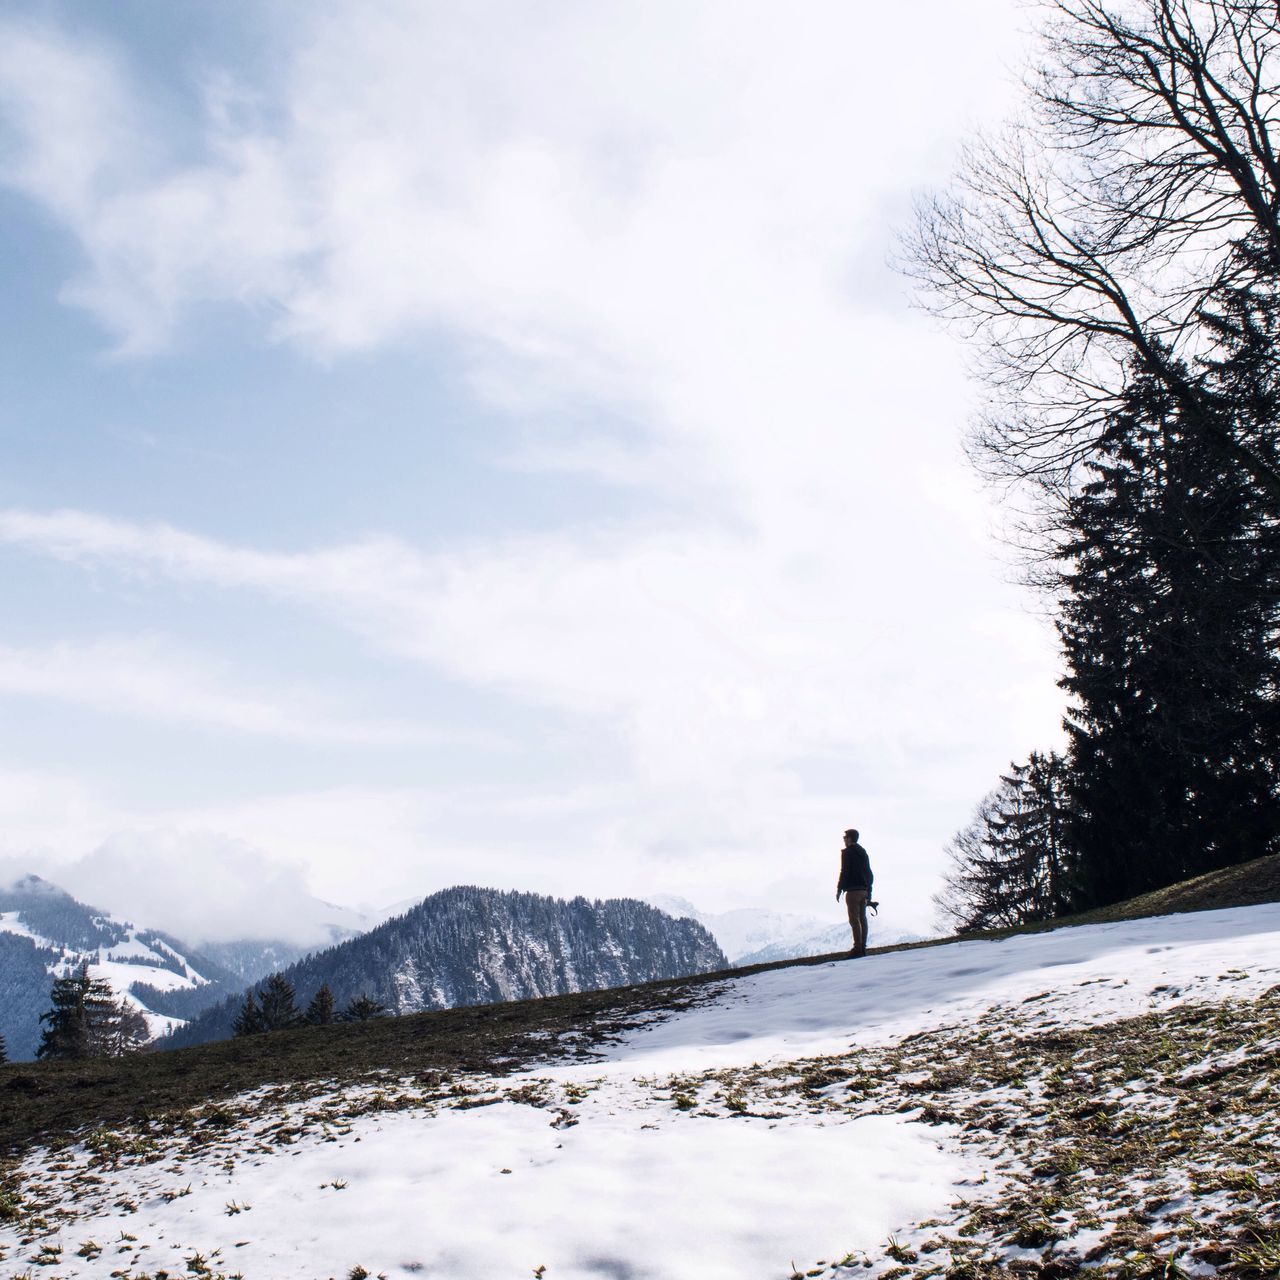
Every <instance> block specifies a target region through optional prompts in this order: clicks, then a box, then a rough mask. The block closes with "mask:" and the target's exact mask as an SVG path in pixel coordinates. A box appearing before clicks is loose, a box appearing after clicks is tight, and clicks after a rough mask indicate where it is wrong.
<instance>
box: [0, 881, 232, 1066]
mask: <svg viewBox="0 0 1280 1280" xmlns="http://www.w3.org/2000/svg"><path fill="white" fill-rule="evenodd" d="M81 964H88V966H89V971H90V973H91V974H92V975H93V976H94V977H96V978H103V979H105V980H106V981H108V982H110V984H111V986H112V988H113V990H114V991H115V992H116V994H117V996H119V997H120V998H122V999H124V1000H126V1001H128V1002H129V1003H130V1004H132V1005H134V1006H135V1007H136V1008H138V1009H140V1010H141V1011H142V1012H143V1014H144V1015H145V1017H146V1019H147V1026H148V1028H149V1030H150V1032H151V1034H152V1035H153V1036H158V1035H161V1034H163V1033H164V1032H166V1031H169V1030H171V1029H173V1028H174V1027H176V1026H179V1025H180V1024H181V1023H182V1022H183V1021H184V1020H186V1019H188V1018H192V1017H194V1016H196V1015H197V1014H199V1013H200V1012H202V1011H203V1010H204V1009H206V1008H208V1007H209V1006H210V1005H211V1004H214V1003H216V1002H217V1001H218V1000H220V999H221V998H222V997H223V996H225V995H226V994H227V993H228V992H230V991H235V990H238V989H239V986H240V982H239V980H238V978H237V977H236V975H235V974H233V973H231V972H230V971H229V970H227V969H226V968H224V967H223V966H222V965H220V964H218V962H217V961H215V960H212V959H210V958H209V957H207V956H204V955H201V954H199V953H198V952H196V951H195V950H193V949H192V948H190V947H188V946H185V945H184V944H183V943H181V942H179V941H178V940H177V939H175V938H172V937H170V936H169V935H167V934H165V933H161V932H160V931H158V930H155V929H140V928H137V927H135V926H134V925H133V924H131V923H129V922H128V921H124V920H118V919H116V918H114V917H113V916H110V915H108V914H107V913H106V912H103V911H98V910H97V909H95V908H94V907H90V906H86V905H85V904H84V903H82V902H78V901H77V900H76V899H75V898H73V897H72V896H71V895H70V894H68V893H65V892H64V891H63V890H61V889H59V888H57V887H56V886H55V885H52V884H50V883H49V882H48V881H46V880H42V879H40V877H39V876H24V877H23V878H22V879H20V880H18V881H16V882H14V883H13V884H10V885H7V886H0V1035H3V1036H4V1038H5V1043H6V1045H7V1047H8V1052H9V1056H10V1057H12V1058H14V1059H29V1058H33V1057H34V1056H35V1052H36V1047H37V1046H38V1044H39V1041H40V1021H39V1020H40V1015H41V1014H42V1013H44V1012H45V1010H46V1009H48V1007H49V990H50V986H51V984H52V982H53V979H54V978H55V977H59V976H62V975H64V974H66V973H69V972H70V971H72V970H73V969H75V968H77V967H78V966H79V965H81Z"/></svg>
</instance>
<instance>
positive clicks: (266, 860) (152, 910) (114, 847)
mask: <svg viewBox="0 0 1280 1280" xmlns="http://www.w3.org/2000/svg"><path fill="white" fill-rule="evenodd" d="M54 875H55V877H56V879H57V881H58V883H59V884H61V885H62V886H63V887H65V888H66V889H67V891H68V892H70V893H71V894H72V895H73V896H74V897H77V898H79V899H80V900H82V901H84V902H88V903H90V904H91V905H93V906H95V907H99V908H101V909H102V910H104V911H109V912H111V913H112V914H114V915H117V916H120V917H123V918H125V919H128V920H131V921H132V922H133V923H135V924H140V925H149V926H151V927H152V928H159V929H164V930H166V931H168V932H170V933H173V934H175V935H176V936H177V937H179V938H181V939H182V941H184V942H188V943H190V944H192V945H193V946H199V945H201V944H202V943H206V942H226V941H230V940H232V939H239V938H260V939H278V940H281V941H286V942H292V943H295V944H296V945H298V946H308V945H312V944H316V943H324V944H325V945H328V944H329V943H330V942H331V940H332V935H331V933H330V931H329V926H330V925H332V924H337V925H341V926H347V927H350V926H352V925H355V924H356V923H357V922H356V921H355V920H354V919H353V918H352V916H351V914H350V913H349V912H345V911H343V910H341V909H340V908H331V907H328V906H327V905H326V904H325V903H323V902H321V901H319V900H318V899H316V898H315V897H314V896H313V895H312V893H311V890H310V888H309V886H308V883H307V877H306V873H305V871H304V870H303V868H302V867H300V866H298V865H295V864H291V863H289V862H286V861H282V860H280V859H279V858H275V857H268V856H267V855H266V854H264V853H263V852H262V851H261V850H259V849H256V848H254V847H253V846H252V845H250V844H248V843H246V842H245V841H243V840H238V839H233V838H231V837H228V836H225V835H220V834H217V833H215V832H209V831H200V830H178V829H160V830H132V831H122V832H118V833H116V834H115V835H113V836H111V837H110V838H109V839H107V840H106V841H104V842H103V843H102V844H100V845H99V846H98V847H97V848H95V849H94V850H93V851H92V852H90V853H89V854H87V855H85V856H84V857H83V858H79V859H77V860H76V861H74V862H72V863H70V864H69V865H66V866H64V867H63V868H61V870H60V871H56V872H55V873H54Z"/></svg>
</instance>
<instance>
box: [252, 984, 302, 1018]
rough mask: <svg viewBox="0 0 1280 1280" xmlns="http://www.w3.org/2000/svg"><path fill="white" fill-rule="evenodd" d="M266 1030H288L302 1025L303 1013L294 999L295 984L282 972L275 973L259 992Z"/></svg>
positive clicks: (260, 1008) (260, 1007)
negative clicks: (299, 1010)
mask: <svg viewBox="0 0 1280 1280" xmlns="http://www.w3.org/2000/svg"><path fill="white" fill-rule="evenodd" d="M258 1001H259V1010H260V1012H261V1017H262V1029H263V1030H264V1031H286V1030H288V1029H289V1028H290V1027H297V1026H300V1025H301V1023H302V1014H300V1013H299V1012H298V1006H297V1004H296V1002H295V1000H294V993H293V984H292V983H291V982H290V981H289V980H288V979H287V978H286V977H285V976H284V974H282V973H273V974H272V975H271V976H270V977H269V978H268V979H267V980H266V981H265V982H264V983H263V984H262V990H261V991H259V993H258Z"/></svg>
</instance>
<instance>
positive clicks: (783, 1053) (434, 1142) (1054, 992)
mask: <svg viewBox="0 0 1280 1280" xmlns="http://www.w3.org/2000/svg"><path fill="white" fill-rule="evenodd" d="M1278 982H1280V906H1274V905H1269V906H1261V907H1251V908H1241V909H1237V910H1233V911H1216V912H1206V913H1199V914H1196V915H1187V916H1174V917H1163V918H1160V919H1151V920H1142V921H1134V922H1126V923H1123V924H1113V925H1096V926H1088V927H1083V928H1077V929H1066V930H1059V931H1056V932H1052V933H1044V934H1035V935H1027V936H1024V937H1018V938H1013V939H1008V940H1006V941H1002V942H965V943H958V944H952V945H949V946H943V947H935V948H926V949H920V950H915V951H909V952H900V953H892V954H886V955H872V956H868V957H866V958H864V959H861V960H857V961H849V962H842V963H834V964H828V965H825V966H804V967H796V968H792V969H786V970H778V971H774V972H770V973H766V974H760V975H756V976H754V977H751V978H745V979H739V980H736V981H730V982H725V983H722V984H716V985H715V986H714V987H710V988H708V989H707V991H706V999H705V1000H704V1001H703V1002H702V1003H701V1004H699V1005H697V1006H695V1007H693V1008H690V1009H686V1010H684V1011H682V1012H679V1013H676V1014H673V1015H671V1016H666V1017H663V1016H661V1015H658V1016H656V1017H655V1020H653V1021H652V1022H650V1023H649V1024H648V1025H647V1026H644V1027H642V1028H640V1029H638V1030H636V1031H633V1032H630V1033H628V1034H627V1035H625V1036H623V1037H622V1038H620V1039H619V1040H618V1041H616V1042H615V1043H613V1044H612V1045H609V1046H607V1047H606V1049H605V1051H604V1054H603V1060H601V1061H596V1062H587V1063H583V1062H576V1063H572V1064H555V1065H549V1066H544V1067H541V1068H539V1069H538V1070H536V1071H530V1072H526V1073H522V1074H520V1075H517V1076H512V1077H505V1078H503V1079H492V1078H485V1077H473V1078H470V1079H469V1080H468V1081H467V1082H466V1084H467V1086H468V1089H469V1092H468V1093H466V1094H463V1095H459V1096H458V1097H454V1098H452V1099H450V1098H449V1097H448V1096H446V1095H439V1096H437V1097H436V1098H435V1099H434V1100H432V1101H430V1102H427V1101H422V1102H421V1103H418V1102H416V1101H414V1100H413V1099H408V1101H407V1102H406V1104H405V1109H403V1110H396V1111H391V1112H387V1111H383V1112H371V1113H369V1114H359V1113H358V1108H357V1109H356V1111H354V1112H353V1113H352V1117H351V1118H350V1119H337V1118H328V1119H323V1120H321V1121H318V1122H317V1123H315V1124H313V1125H312V1126H311V1127H310V1128H309V1129H303V1130H301V1131H300V1135H301V1136H299V1137H298V1138H297V1139H296V1140H293V1139H289V1140H288V1141H287V1142H285V1143H284V1144H283V1145H272V1142H271V1139H270V1135H271V1132H272V1130H273V1127H274V1128H276V1129H278V1128H279V1127H280V1126H281V1125H288V1124H293V1123H296V1122H297V1119H298V1117H299V1115H300V1114H301V1113H302V1111H303V1110H304V1109H305V1108H306V1107H310V1108H312V1110H313V1111H314V1109H315V1108H316V1107H317V1106H320V1107H321V1109H323V1107H324V1106H326V1105H330V1104H331V1105H332V1107H333V1117H338V1116H339V1113H340V1112H341V1109H342V1107H343V1106H344V1105H348V1106H349V1105H350V1104H351V1103H352V1101H353V1100H356V1101H358V1099H359V1097H360V1096H362V1091H361V1090H359V1089H351V1090H346V1091H342V1090H339V1091H336V1092H335V1093H334V1094H332V1095H329V1096H328V1097H327V1098H326V1097H319V1098H313V1099H310V1100H309V1101H308V1103H307V1104H291V1105H290V1106H289V1107H286V1108H283V1109H281V1110H279V1111H277V1112H276V1113H275V1114H274V1115H273V1116H270V1117H268V1118H267V1120H266V1121H265V1122H262V1123H258V1124H257V1125H256V1127H255V1126H254V1125H252V1124H249V1123H247V1122H246V1123H244V1124H243V1126H242V1127H241V1128H240V1129H232V1130H229V1131H228V1133H227V1135H226V1136H225V1138H223V1139H221V1140H220V1141H217V1142H212V1143H209V1144H206V1145H204V1146H199V1147H195V1148H191V1147H185V1148H184V1147H181V1144H179V1143H178V1142H177V1141H176V1140H174V1141H172V1142H171V1143H170V1145H169V1146H168V1147H167V1148H164V1151H163V1154H164V1156H165V1158H164V1159H163V1160H161V1161H160V1162H158V1163H142V1164H130V1163H125V1164H123V1165H122V1166H121V1167H119V1168H116V1169H111V1170H109V1171H108V1170H103V1169H102V1168H95V1169H94V1170H93V1174H94V1176H96V1177H98V1178H101V1179H103V1181H101V1182H99V1183H94V1184H92V1185H91V1186H86V1184H85V1182H84V1174H85V1173H86V1172H87V1171H88V1166H89V1163H90V1161H89V1157H88V1155H87V1153H85V1152H83V1151H82V1152H80V1153H79V1155H77V1156H76V1157H75V1158H73V1159H71V1160H69V1161H67V1162H66V1166H67V1167H66V1168H65V1169H63V1170H61V1171H54V1170H51V1169H46V1168H45V1167H44V1165H46V1164H48V1160H47V1157H44V1156H43V1155H42V1153H34V1154H33V1155H32V1156H31V1157H30V1158H29V1159H28V1161H27V1162H26V1166H25V1169H24V1172H25V1173H26V1174H27V1175H28V1176H29V1177H30V1178H31V1179H32V1181H33V1182H39V1183H40V1184H41V1185H43V1187H44V1188H45V1189H46V1193H47V1194H48V1195H50V1196H51V1197H52V1198H53V1200H54V1201H55V1203H56V1204H57V1206H58V1207H59V1208H60V1209H61V1210H62V1211H64V1212H65V1213H66V1214H67V1215H68V1218H67V1220H66V1221H65V1222H64V1223H63V1225H62V1226H61V1227H60V1229H58V1230H57V1231H56V1232H55V1233H54V1234H52V1235H51V1236H49V1237H48V1238H47V1240H42V1241H39V1242H35V1241H33V1242H31V1243H29V1244H27V1245H21V1244H19V1243H18V1240H17V1234H16V1230H15V1229H13V1228H6V1229H5V1230H4V1231H3V1232H0V1247H3V1248H4V1249H5V1251H6V1253H5V1260H6V1262H9V1261H11V1262H13V1263H14V1264H16V1265H14V1266H13V1267H12V1273H13V1274H16V1275H20V1274H22V1272H23V1271H24V1270H25V1268H26V1267H27V1266H28V1265H29V1263H30V1261H31V1260H32V1259H33V1258H34V1257H35V1256H36V1250H37V1249H38V1248H39V1247H40V1244H42V1243H43V1244H48V1245H49V1247H50V1249H54V1248H56V1249H57V1250H58V1254H57V1263H56V1265H53V1264H51V1265H50V1266H49V1267H47V1268H46V1269H45V1271H44V1273H43V1274H45V1275H47V1276H49V1277H51V1280H52V1277H55V1276H67V1277H72V1276H76V1277H79V1276H85V1277H90V1276H92V1277H108V1276H111V1275H112V1274H113V1273H117V1272H120V1271H123V1273H124V1275H125V1276H126V1277H130V1276H139V1277H140V1276H141V1275H143V1274H147V1275H153V1274H154V1273H155V1272H156V1270H157V1269H167V1270H169V1271H170V1272H171V1274H185V1275H192V1274H195V1275H206V1276H212V1275H227V1276H230V1275H233V1274H242V1275H244V1276H245V1277H246V1280H256V1277H260V1276H265V1277H293V1276H297V1277H309V1278H315V1277H325V1276H331V1277H335V1278H337V1277H343V1276H347V1275H348V1274H350V1273H351V1271H352V1268H354V1267H363V1268H365V1269H366V1270H367V1271H368V1272H369V1273H370V1274H371V1275H375V1276H376V1275H379V1274H385V1275H386V1276H387V1277H389V1278H390V1277H400V1276H412V1275H420V1276H426V1277H438V1278H439V1280H446V1278H448V1280H472V1278H474V1280H491V1278H496V1277H508V1276H510V1277H521V1276H533V1275H542V1276H544V1277H545V1280H587V1278H589V1277H590V1278H593V1280H594V1278H595V1277H610V1278H616V1280H679V1278H680V1277H684V1276H690V1277H694V1276H697V1277H707V1278H718V1277H721V1276H723V1277H726V1278H727V1277H730V1276H732V1277H733V1278H734V1280H756V1278H758V1280H773V1278H775V1277H788V1276H791V1275H792V1272H793V1270H794V1269H795V1268H796V1267H799V1268H801V1269H802V1271H803V1270H805V1269H807V1270H809V1271H811V1272H813V1273H816V1272H817V1271H818V1269H820V1271H821V1274H823V1275H827V1276H830V1275H833V1274H839V1273H841V1272H843V1273H844V1274H851V1272H849V1271H846V1270H845V1269H844V1268H842V1267H840V1266H839V1264H840V1263H841V1262H843V1261H846V1260H847V1262H848V1263H849V1264H850V1265H851V1266H852V1265H855V1264H858V1263H860V1262H861V1258H862V1256H863V1254H864V1253H870V1252H871V1251H873V1250H875V1251H878V1253H881V1254H882V1253H883V1251H884V1246H885V1244H886V1242H887V1241H888V1239H889V1237H890V1236H891V1235H903V1236H904V1238H905V1237H906V1236H908V1235H910V1236H911V1238H913V1239H914V1238H916V1236H915V1235H911V1233H912V1231H913V1228H914V1227H915V1225H916V1224H919V1223H920V1222H921V1221H922V1220H925V1219H932V1218H935V1217H944V1216H945V1215H946V1214H947V1212H948V1210H949V1207H950V1206H951V1205H952V1203H953V1202H954V1201H956V1200H957V1198H959V1197H964V1198H967V1199H969V1200H973V1199H975V1198H979V1197H982V1196H994V1195H998V1193H999V1192H1000V1190H1001V1188H1002V1186H1003V1184H1004V1183H1003V1180H1004V1177H1005V1174H1006V1173H1007V1172H1009V1171H1008V1170H1002V1169H997V1168H995V1167H994V1165H993V1164H991V1162H990V1161H988V1162H987V1163H986V1165H985V1166H984V1164H983V1161H982V1157H981V1156H980V1155H979V1149H978V1148H975V1147H974V1146H972V1145H965V1144H964V1143H962V1142H961V1141H960V1140H959V1134H958V1131H957V1130H956V1129H955V1128H954V1127H952V1126H951V1125H949V1124H947V1123H932V1124H926V1123H922V1122H921V1119H920V1111H919V1109H916V1110H902V1111H893V1112H892V1113H891V1114H852V1113H842V1112H841V1111H840V1110H839V1109H833V1108H832V1107H830V1106H826V1105H825V1104H824V1101H823V1100H824V1098H825V1097H826V1096H827V1095H834V1093H835V1092H836V1091H838V1090H840V1089H842V1088H844V1087H846V1086H845V1083H844V1082H843V1081H841V1079H840V1073H839V1072H838V1071H836V1072H831V1071H830V1067H831V1065H832V1064H837V1065H838V1064H839V1063H840V1060H841V1055H845V1057H846V1060H848V1061H852V1059H850V1058H848V1055H849V1051H850V1049H851V1048H852V1047H857V1048H859V1049H862V1050H864V1051H865V1050H866V1049H867V1048H868V1047H870V1048H871V1049H873V1050H874V1049H875V1047H876V1046H881V1047H883V1049H884V1052H885V1053H886V1054H888V1053H889V1051H890V1049H891V1048H892V1047H893V1046H897V1045H901V1044H902V1043H903V1042H904V1041H906V1040H907V1038H908V1037H912V1036H917V1035H919V1034H920V1033H922V1032H928V1031H932V1030H936V1029H940V1028H946V1027H949V1026H956V1027H969V1028H972V1027H974V1026H976V1025H978V1024H983V1025H999V1024H1000V1023H1001V1022H1002V1021H1008V1022H1013V1021H1016V1022H1017V1023H1018V1024H1019V1026H1020V1027H1029V1028H1032V1029H1035V1028H1049V1027H1078V1026H1089V1025H1098V1024H1106V1023H1109V1022H1112V1021H1114V1020H1116V1019H1121V1018H1127V1017H1131V1016H1133V1015H1135V1014H1141V1013H1146V1012H1150V1011H1152V1010H1159V1009H1172V1008H1175V1007H1177V1006H1179V1005H1183V1004H1200V1003H1212V1002H1214V1001H1219V1000H1223V999H1228V998H1237V997H1245V996H1254V995H1258V994H1260V993H1262V992H1263V991H1265V990H1267V989H1268V988H1270V987H1272V986H1275V985H1276V984H1277V983H1278ZM819 1060H820V1061H821V1062H822V1063H823V1064H824V1066H823V1070H826V1071H827V1072H828V1075H827V1076H823V1075H822V1074H821V1072H817V1073H816V1074H815V1075H814V1080H815V1083H814V1084H813V1086H812V1088H811V1089H810V1091H809V1093H807V1094H806V1093H805V1092H804V1091H803V1090H793V1091H792V1092H791V1093H786V1092H785V1091H779V1090H773V1091H772V1092H771V1091H770V1089H767V1088H765V1087H764V1086H763V1085H762V1084H761V1080H762V1079H763V1074H762V1069H768V1070H769V1071H771V1072H772V1073H773V1074H772V1077H771V1079H772V1080H773V1081H775V1082H776V1081H777V1080H779V1079H783V1080H785V1078H786V1077H788V1076H790V1077H792V1078H793V1079H794V1078H795V1077H799V1076H802V1075H804V1073H806V1072H809V1073H815V1072H816V1071H817V1069H816V1068H815V1067H814V1065H813V1064H814V1063H815V1061H819ZM923 1065H924V1068H925V1072H924V1073H925V1074H927V1071H928V1070H929V1069H932V1067H933V1064H930V1063H925V1064H923ZM936 1065H937V1066H938V1067H945V1063H938V1064H936ZM845 1074H846V1075H848V1074H850V1072H848V1071H846V1072H845ZM753 1090H754V1091H753ZM739 1091H741V1094H739ZM363 1092H364V1094H367V1093H368V1092H369V1090H368V1089H366V1090H364V1091H363ZM985 1096H987V1097H989V1104H988V1105H990V1106H993V1107H995V1108H999V1107H1000V1106H1001V1105H1003V1100H1004V1099H1003V1095H1002V1094H1001V1092H1000V1091H999V1090H993V1091H992V1092H991V1094H990V1095H985ZM225 1105H226V1106H227V1107H228V1109H231V1110H234V1106H235V1104H234V1103H228V1104H225ZM910 1105H911V1104H908V1106H910ZM161 1142H162V1147H163V1145H164V1140H163V1139H162V1140H161ZM187 1187H189V1188H190V1191H189V1192H188V1191H187V1190H186V1188H187ZM122 1202H123V1205H124V1207H121V1205H122ZM129 1206H134V1208H133V1211H130V1208H129ZM50 1221H51V1223H52V1221H53V1218H52V1215H50ZM917 1235H918V1233H917ZM123 1236H128V1237H132V1238H133V1239H132V1240H128V1241H124V1247H123V1255H124V1256H123V1257H122V1256H121V1247H120V1246H115V1245H112V1246H111V1247H110V1248H108V1247H106V1246H107V1243H108V1242H113V1241H117V1240H122V1239H123ZM86 1240H92V1241H94V1242H96V1244H98V1245H102V1246H104V1247H103V1249H102V1251H101V1252H100V1253H97V1254H93V1252H92V1251H91V1250H90V1251H88V1254H89V1255H91V1256H81V1255H80V1253H78V1252H77V1251H78V1250H81V1249H82V1248H83V1245H84V1242H85V1241H86ZM1033 1253H1035V1250H1034V1249H1032V1250H1031V1252H1028V1254H1027V1256H1028V1257H1030V1256H1032V1255H1033ZM46 1256H49V1257H52V1256H53V1255H52V1254H48V1255H46ZM193 1259H194V1260H195V1262H194V1263H193V1261H192V1260H193ZM538 1268H544V1270H543V1271H541V1272H539V1271H538ZM878 1270H879V1268H877V1269H876V1271H868V1272H863V1271H862V1270H861V1268H860V1267H859V1270H858V1273H859V1274H865V1275H868V1276H872V1275H875V1274H877V1273H878Z"/></svg>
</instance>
